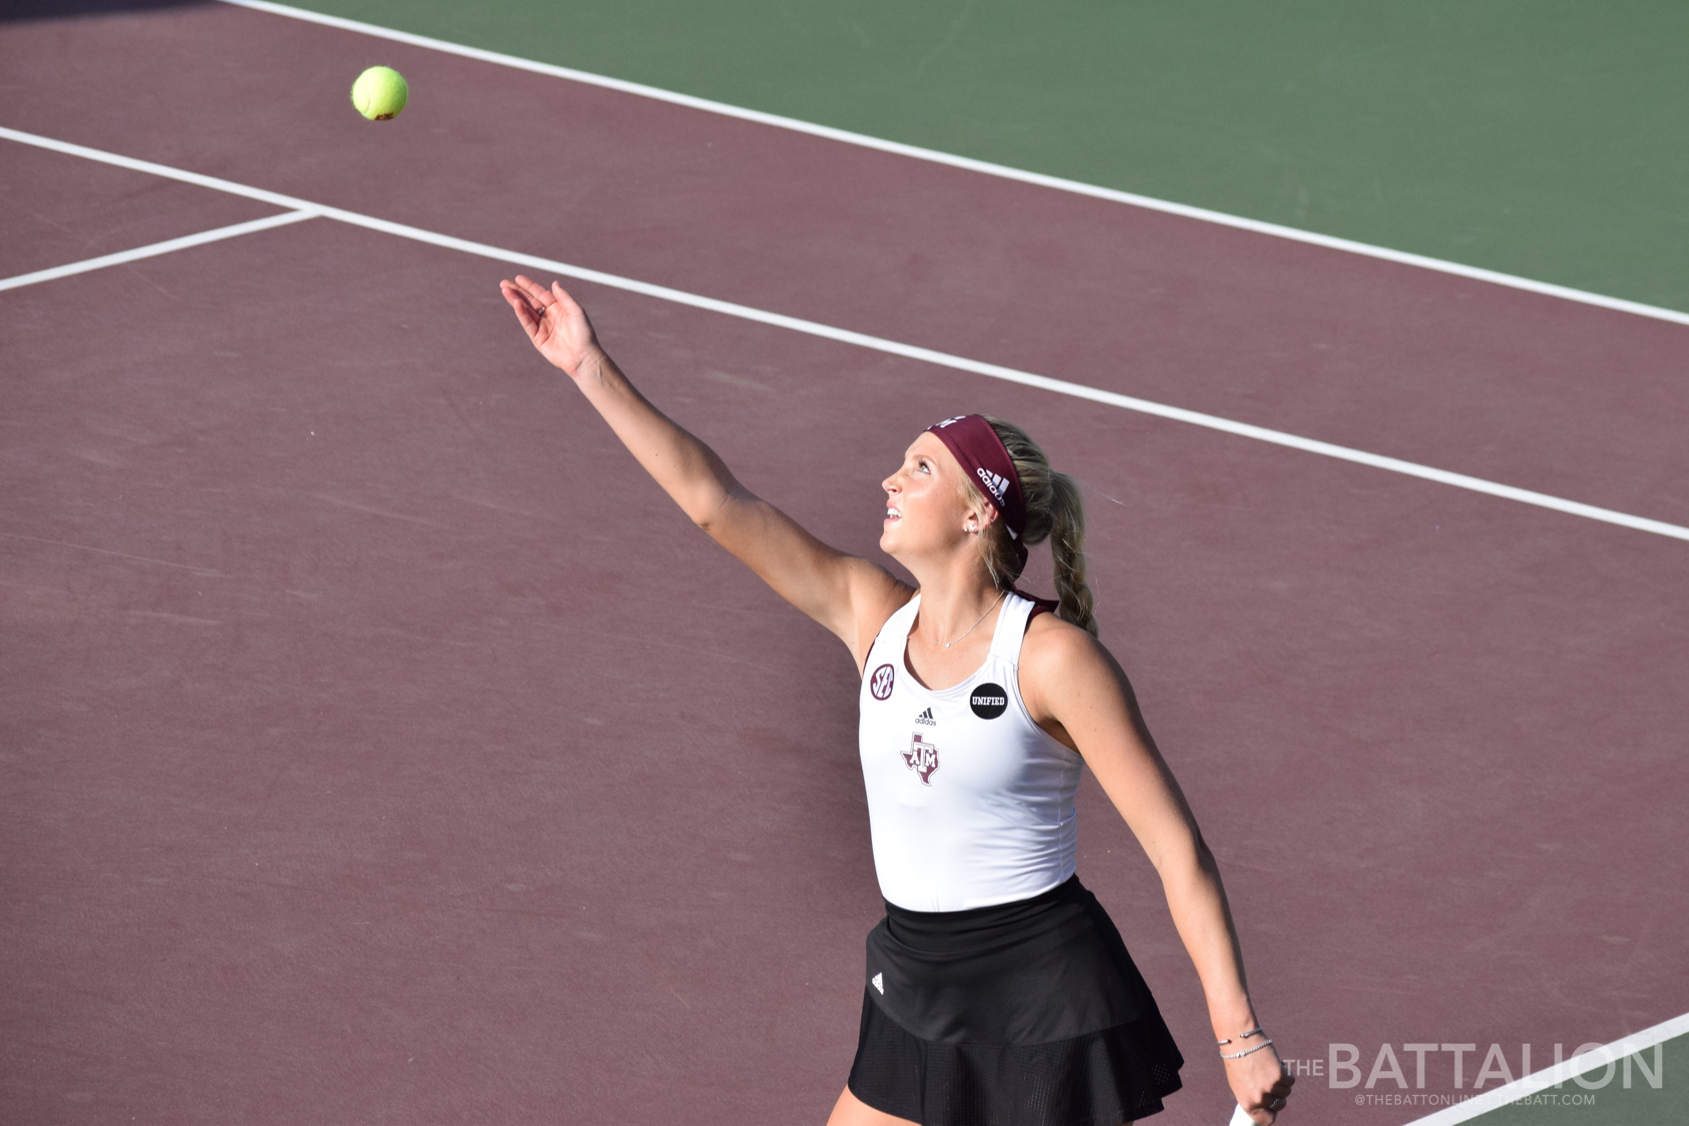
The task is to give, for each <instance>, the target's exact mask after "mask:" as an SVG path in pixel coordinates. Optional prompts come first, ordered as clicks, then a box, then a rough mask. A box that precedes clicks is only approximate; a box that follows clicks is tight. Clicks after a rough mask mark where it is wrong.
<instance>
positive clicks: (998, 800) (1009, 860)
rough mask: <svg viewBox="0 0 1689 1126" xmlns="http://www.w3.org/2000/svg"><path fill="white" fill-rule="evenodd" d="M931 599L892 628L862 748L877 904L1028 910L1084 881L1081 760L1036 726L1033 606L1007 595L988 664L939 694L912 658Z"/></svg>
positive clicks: (871, 654) (864, 702) (873, 665)
mask: <svg viewBox="0 0 1689 1126" xmlns="http://www.w3.org/2000/svg"><path fill="white" fill-rule="evenodd" d="M920 604H921V596H920V595H919V594H917V595H916V596H915V597H914V598H911V599H910V600H909V602H908V604H907V605H906V606H904V607H903V608H902V609H900V610H898V611H897V613H895V614H893V615H892V616H891V618H890V619H889V620H887V622H886V624H885V625H884V626H882V627H881V629H880V634H879V636H878V637H876V638H875V639H874V646H873V648H871V649H870V650H868V662H867V665H866V667H865V675H864V676H863V678H862V696H861V711H862V721H861V726H860V729H859V730H860V736H859V743H860V749H861V754H862V778H863V782H864V783H865V784H866V786H867V790H868V822H869V827H870V830H871V833H872V836H873V842H874V868H875V870H876V871H877V872H878V873H879V877H880V893H881V894H882V895H883V896H884V897H885V898H886V900H887V901H888V902H891V903H894V904H896V905H897V906H899V907H904V908H907V909H909V910H912V911H962V910H966V909H968V908H970V907H987V906H990V905H992V904H994V903H1008V902H1011V901H1013V900H1016V899H1027V898H1030V897H1031V896H1034V895H1037V894H1039V893H1040V892H1043V891H1048V890H1049V889H1050V888H1053V887H1055V886H1056V885H1057V884H1059V883H1061V882H1062V881H1064V880H1066V879H1067V878H1068V877H1069V876H1071V875H1073V870H1074V861H1075V856H1076V853H1077V852H1078V847H1079V822H1078V819H1077V814H1076V813H1075V811H1074V807H1073V798H1074V795H1075V794H1076V793H1077V792H1078V790H1079V768H1080V765H1081V763H1082V761H1083V760H1082V759H1081V758H1080V757H1079V755H1077V754H1076V753H1074V752H1073V751H1071V750H1069V749H1068V748H1066V747H1064V746H1062V745H1061V744H1060V743H1058V742H1056V740H1055V739H1053V738H1051V737H1050V735H1049V734H1048V733H1047V732H1045V731H1044V729H1043V728H1041V727H1039V726H1038V725H1037V724H1035V723H1033V722H1032V716H1031V715H1030V714H1029V713H1028V712H1027V710H1026V704H1025V703H1023V702H1022V700H1021V698H1020V677H1019V666H1020V647H1021V642H1022V641H1023V640H1024V639H1025V636H1026V624H1027V619H1028V617H1029V616H1030V615H1031V613H1032V609H1033V606H1034V603H1032V602H1031V601H1030V600H1029V599H1025V598H1022V597H1020V596H1019V595H1017V594H1012V593H1011V594H1008V595H1005V596H1004V598H1003V608H1002V609H1001V610H1000V611H998V614H997V629H996V632H995V634H994V635H993V636H992V638H991V652H990V653H989V654H988V655H987V656H986V658H985V663H984V664H983V665H981V666H980V667H979V669H978V670H977V671H976V672H975V673H974V674H973V675H972V676H970V677H968V678H967V679H966V680H964V681H963V682H962V683H960V684H958V685H956V686H955V687H954V688H946V689H944V690H943V691H939V692H934V691H932V690H930V689H928V688H925V687H923V686H922V685H921V684H920V683H919V682H918V681H916V679H915V676H914V674H913V673H911V672H910V671H909V665H908V662H907V661H906V660H905V659H904V650H905V647H906V646H907V644H908V641H909V630H910V628H911V627H912V626H913V625H914V621H915V613H916V611H917V610H918V609H919V608H920Z"/></svg>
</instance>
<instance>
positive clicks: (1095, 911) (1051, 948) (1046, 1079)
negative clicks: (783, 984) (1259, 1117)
mask: <svg viewBox="0 0 1689 1126" xmlns="http://www.w3.org/2000/svg"><path fill="white" fill-rule="evenodd" d="M865 990H866V991H865V994H864V998H863V1002H862V1031H861V1035H860V1037H859V1039H858V1040H857V1045H856V1062H855V1063H854V1064H853V1065H852V1066H851V1069H850V1090H851V1093H852V1094H854V1095H855V1096H856V1097H857V1098H858V1099H860V1100H862V1102H864V1103H866V1104H867V1105H868V1106H871V1107H873V1108H874V1109H875V1110H880V1111H884V1112H885V1113H887V1114H891V1115H895V1116H897V1117H899V1118H908V1119H912V1120H913V1121H915V1122H919V1123H922V1126H1118V1124H1119V1123H1122V1122H1131V1121H1133V1120H1135V1119H1139V1118H1143V1117H1145V1116H1147V1115H1151V1114H1154V1113H1156V1112H1157V1111H1159V1110H1161V1109H1162V1107H1161V1100H1162V1099H1163V1098H1164V1097H1166V1096H1167V1095H1170V1094H1172V1093H1173V1092H1174V1091H1177V1090H1178V1089H1179V1085H1180V1084H1179V1068H1181V1067H1183V1066H1184V1062H1185V1061H1184V1058H1183V1057H1182V1056H1180V1055H1179V1049H1178V1048H1177V1047H1176V1046H1175V1045H1174V1043H1173V1037H1172V1035H1171V1034H1169V1033H1168V1031H1167V1025H1166V1024H1165V1023H1163V1022H1162V1019H1161V1013H1160V1012H1159V1011H1158V1010H1157V1009H1156V1007H1155V999H1154V998H1153V997H1151V996H1150V992H1149V987H1148V986H1147V985H1145V984H1144V979H1143V977H1142V976H1141V975H1140V974H1139V973H1138V968H1137V967H1136V966H1135V965H1133V964H1132V957H1131V955H1129V954H1128V953H1127V952H1126V944H1125V943H1124V942H1122V941H1121V939H1120V932H1119V931H1118V930H1116V929H1115V927H1114V923H1113V921H1112V920H1111V919H1109V917H1108V912H1106V911H1104V910H1103V908H1102V905H1101V904H1100V903H1098V902H1097V898H1096V896H1094V895H1092V894H1091V893H1090V892H1089V891H1087V890H1086V889H1085V887H1084V886H1083V885H1082V884H1080V882H1079V877H1078V876H1077V875H1075V876H1073V877H1072V878H1071V879H1069V880H1068V881H1067V882H1066V883H1064V884H1061V885H1059V886H1057V887H1054V888H1051V889H1050V890H1049V891H1047V892H1044V893H1043V894H1041V895H1037V896H1034V897H1033V898H1031V899H1023V900H1019V901H1017V902H1014V903H1004V904H999V905H997V906H994V907H978V908H974V909H972V910H968V911H908V910H905V909H904V908H901V907H897V906H895V905H893V904H890V903H888V904H886V917H885V918H884V919H883V920H881V921H880V924H879V925H878V926H876V927H875V928H874V929H873V930H872V931H870V932H869V933H868V983H867V985H866V987H865Z"/></svg>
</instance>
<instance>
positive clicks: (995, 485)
mask: <svg viewBox="0 0 1689 1126" xmlns="http://www.w3.org/2000/svg"><path fill="white" fill-rule="evenodd" d="M974 472H975V473H976V474H978V475H979V479H980V480H981V481H982V482H984V483H985V487H986V488H988V489H990V490H991V495H992V496H994V497H996V498H997V499H998V501H1001V500H1002V499H1003V494H1004V493H1006V492H1008V491H1009V482H1008V479H1007V478H1006V477H999V476H998V475H997V474H995V473H993V472H991V470H989V469H987V468H985V467H984V466H983V465H982V466H980V467H979V468H978V469H976V470H974Z"/></svg>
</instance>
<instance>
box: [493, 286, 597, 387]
mask: <svg viewBox="0 0 1689 1126" xmlns="http://www.w3.org/2000/svg"><path fill="white" fill-rule="evenodd" d="M498 288H499V292H500V293H502V294H504V299H505V300H506V301H508V302H510V307H511V308H512V309H513V310H515V312H516V319H517V320H519V321H521V322H522V328H523V329H524V330H525V331H526V332H527V334H528V339H529V340H530V341H532V342H533V345H534V348H535V349H536V350H538V352H539V354H540V355H542V356H544V357H545V358H546V359H548V360H550V361H551V362H552V363H553V364H554V365H556V366H557V367H560V368H562V369H563V371H564V372H565V373H566V374H567V375H568V376H569V378H571V379H578V378H580V376H581V371H582V368H583V367H586V366H588V365H589V361H594V362H596V361H598V360H601V359H602V358H603V356H604V351H603V349H601V348H599V346H598V337H597V336H596V335H595V334H594V333H593V331H592V322H591V321H589V320H587V319H586V312H585V310H583V309H582V308H581V307H580V306H579V305H578V304H576V303H575V299H574V298H573V297H570V296H569V294H568V293H567V292H566V291H565V290H564V289H563V287H562V286H561V285H559V284H558V283H557V282H552V283H551V288H550V289H549V290H547V289H542V288H541V287H540V286H539V285H537V284H535V283H534V282H533V281H531V280H529V279H528V278H525V277H523V276H522V275H521V274H517V275H516V280H515V281H513V282H512V281H501V282H499V283H498Z"/></svg>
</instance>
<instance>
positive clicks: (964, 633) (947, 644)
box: [939, 590, 1007, 649]
mask: <svg viewBox="0 0 1689 1126" xmlns="http://www.w3.org/2000/svg"><path fill="white" fill-rule="evenodd" d="M1005 593H1007V592H1005V591H1001V590H1000V591H998V592H997V597H996V598H994V599H992V600H991V605H989V606H987V607H986V608H985V614H989V613H991V611H993V610H995V609H997V603H999V602H1001V601H1003V595H1004V594H1005ZM985 614H981V615H980V616H979V622H983V621H984V620H985ZM979 622H975V623H974V624H973V625H971V626H969V627H968V628H967V629H965V630H963V631H962V637H966V636H968V634H970V633H972V632H973V631H974V630H976V629H978V628H979ZM962 637H958V638H954V639H952V640H950V641H943V642H940V643H939V644H941V645H943V646H944V647H945V648H946V649H948V648H950V647H951V646H952V645H954V644H956V642H958V641H960V640H962Z"/></svg>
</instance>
